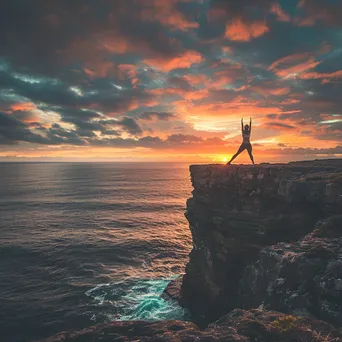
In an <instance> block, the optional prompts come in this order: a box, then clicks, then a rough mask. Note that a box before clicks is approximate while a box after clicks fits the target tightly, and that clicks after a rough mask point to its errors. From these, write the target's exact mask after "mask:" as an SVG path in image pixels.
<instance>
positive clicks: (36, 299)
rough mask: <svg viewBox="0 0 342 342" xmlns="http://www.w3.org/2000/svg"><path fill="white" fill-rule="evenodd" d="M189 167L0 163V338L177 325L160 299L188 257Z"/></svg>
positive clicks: (176, 312) (173, 311)
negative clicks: (109, 326)
mask: <svg viewBox="0 0 342 342" xmlns="http://www.w3.org/2000/svg"><path fill="white" fill-rule="evenodd" d="M190 195H191V184H190V175H189V171H188V165H187V164H179V163H177V164H172V163H148V164H147V163H146V164H145V163H136V164H132V163H127V164H124V163H122V164H118V163H95V164H91V163H0V218H1V219H0V300H1V310H0V336H1V341H3V342H21V341H30V340H33V339H38V338H43V337H47V336H49V335H52V334H55V333H58V332H60V331H63V330H77V329H83V328H86V327H88V326H89V325H94V324H96V323H100V322H105V321H110V320H123V319H130V320H134V319H149V320H154V319H173V318H174V319H184V318H185V317H187V313H186V312H185V311H184V310H183V309H182V308H180V307H179V306H178V305H177V304H175V303H170V302H167V301H164V300H163V299H161V298H160V294H161V292H162V291H163V289H164V287H165V286H166V284H167V283H168V281H169V280H170V279H172V278H174V277H176V276H177V275H179V274H181V273H182V272H183V270H184V266H185V264H186V262H187V258H188V253H189V252H190V249H191V237H190V231H189V228H188V223H187V221H186V219H185V217H184V211H185V202H186V199H187V198H188V197H190Z"/></svg>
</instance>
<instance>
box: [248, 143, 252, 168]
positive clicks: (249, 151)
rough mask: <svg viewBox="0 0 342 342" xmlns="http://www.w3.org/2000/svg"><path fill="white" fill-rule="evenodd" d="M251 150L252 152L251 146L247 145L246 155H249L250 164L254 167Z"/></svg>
mask: <svg viewBox="0 0 342 342" xmlns="http://www.w3.org/2000/svg"><path fill="white" fill-rule="evenodd" d="M252 150H253V149H252V145H251V144H249V145H248V147H247V151H248V154H249V158H251V161H252V163H253V165H254V158H253V154H252Z"/></svg>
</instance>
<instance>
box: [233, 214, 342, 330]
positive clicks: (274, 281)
mask: <svg viewBox="0 0 342 342" xmlns="http://www.w3.org/2000/svg"><path fill="white" fill-rule="evenodd" d="M239 298H241V306H243V307H257V306H259V305H263V307H264V308H265V309H268V308H272V309H274V310H277V311H281V312H286V313H293V314H299V315H306V316H314V317H318V318H319V319H323V320H325V321H328V322H331V323H333V324H335V325H337V326H338V325H339V326H342V215H338V216H333V217H332V218H329V219H327V220H324V221H322V222H320V223H319V224H318V225H317V228H316V229H315V231H314V232H313V233H311V234H308V235H307V236H305V238H304V239H302V240H300V241H299V242H293V243H289V244H287V243H280V244H277V245H275V246H271V247H267V248H264V249H262V250H261V251H260V253H259V257H258V261H257V262H256V263H254V264H253V265H251V266H249V267H247V268H246V269H245V274H244V277H243V278H242V280H241V281H240V283H239Z"/></svg>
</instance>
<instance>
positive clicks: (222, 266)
mask: <svg viewBox="0 0 342 342" xmlns="http://www.w3.org/2000/svg"><path fill="white" fill-rule="evenodd" d="M190 171H191V180H192V184H193V187H194V190H193V197H192V198H190V199H189V200H188V202H187V211H186V217H187V219H188V221H189V223H190V229H191V232H192V237H193V250H192V252H191V253H190V261H189V263H188V265H187V267H186V273H185V275H184V277H183V283H182V287H181V296H180V303H181V304H182V305H184V306H186V307H187V308H188V309H189V310H190V312H191V313H192V315H193V317H194V318H195V320H196V321H197V322H199V323H203V324H206V323H208V322H210V321H214V320H216V319H218V318H219V317H221V316H222V315H224V314H226V313H227V312H229V311H230V310H232V309H234V308H237V307H245V308H250V307H256V306H258V305H260V304H262V303H263V302H265V303H266V304H267V307H268V308H270V309H273V308H274V309H279V310H284V311H288V312H291V311H293V310H292V308H293V309H298V308H299V307H301V308H302V309H303V310H302V311H303V312H306V311H307V312H309V313H310V314H312V315H317V316H322V317H323V318H324V319H328V318H329V319H330V318H331V321H332V322H333V323H336V319H339V317H340V316H339V315H340V314H341V306H340V304H339V303H336V306H335V307H334V308H333V307H332V306H331V305H330V304H332V303H333V302H336V298H337V297H338V296H340V297H339V298H341V293H340V290H339V288H340V280H338V279H340V278H341V271H339V272H337V270H336V268H339V269H341V263H340V261H341V260H340V257H341V254H339V253H338V251H339V250H340V249H341V248H342V245H341V240H340V238H339V237H338V236H337V237H336V238H335V237H333V236H328V235H327V236H326V237H322V238H320V237H319V236H318V235H317V234H316V235H315V234H311V235H310V236H307V238H306V239H304V240H303V241H301V242H298V241H299V240H300V239H302V238H303V237H304V236H306V235H307V234H310V233H311V232H313V231H314V229H315V227H317V225H319V224H320V222H321V221H322V220H329V218H332V217H334V216H336V215H339V214H341V213H342V160H320V161H310V162H298V163H289V164H261V165H257V166H243V165H230V166H224V165H193V166H191V167H190ZM332 220H333V219H332ZM322 222H323V221H322ZM338 222H340V221H338ZM317 229H319V228H317ZM341 229H342V227H341V224H340V223H337V227H335V228H333V230H334V231H335V230H341ZM278 243H282V244H281V245H277V244H278ZM271 246H273V247H271ZM267 247H269V248H267ZM291 253H292V254H293V255H294V257H293V258H294V259H295V262H297V263H298V265H297V266H296V265H293V267H292V268H291V267H290V266H289V265H288V263H289V262H290V261H291V260H292V259H291ZM303 253H304V255H303ZM315 253H316V254H315ZM320 253H321V254H320ZM329 253H330V254H329ZM266 255H267V256H266ZM314 255H316V257H314ZM329 255H330V256H329ZM284 256H285V257H284ZM315 258H316V259H315ZM258 259H259V261H258V262H257V260H258ZM255 262H257V264H254V263H255ZM299 264H300V265H299ZM313 264H314V265H313ZM252 265H253V266H252ZM299 266H300V267H301V270H300V271H299V270H298V267H299ZM248 267H249V268H248ZM283 272H288V273H287V274H286V275H284V274H283ZM315 272H318V274H316V275H315ZM284 277H285V278H286V281H285V283H284V284H282V285H281V284H278V283H279V282H281V281H280V280H279V279H281V278H284ZM300 277H308V279H307V283H306V285H305V288H307V287H310V290H308V289H302V288H301V289H297V288H293V286H294V287H295V286H297V285H298V286H299V285H300V284H299V282H300V280H299V278H300ZM309 278H310V279H309ZM291 281H293V282H294V283H293V284H292V283H291ZM303 281H304V279H303ZM296 284H297V285H296ZM281 286H283V287H281ZM249 287H250V288H249ZM279 288H281V290H279ZM278 290H279V291H283V292H284V293H283V292H281V293H283V296H282V298H277V299H276V298H275V297H276V292H277V291H278ZM287 290H290V292H291V291H293V292H292V294H294V293H297V294H298V296H299V297H300V296H301V295H302V294H303V295H306V294H308V293H310V295H311V296H312V297H314V296H315V294H316V293H317V295H318V297H316V299H315V300H317V302H316V303H315V304H314V303H313V302H312V301H310V300H305V299H302V300H299V301H298V302H296V303H297V304H296V305H295V304H291V303H290V301H291V300H290V299H289V298H287V295H285V292H286V291H287ZM272 291H273V292H272ZM271 292H272V293H273V295H272V294H270V293H271ZM278 295H279V293H278ZM289 296H290V295H289ZM174 297H175V295H174ZM272 298H273V299H272ZM328 298H329V299H328ZM293 301H295V299H293ZM319 305H323V306H326V305H327V307H326V309H322V310H318V306H319ZM317 310H318V311H317ZM323 310H325V311H326V314H324V315H323ZM330 310H332V311H331V312H330V314H329V313H328V311H330ZM321 314H322V315H321ZM335 318H336V319H335Z"/></svg>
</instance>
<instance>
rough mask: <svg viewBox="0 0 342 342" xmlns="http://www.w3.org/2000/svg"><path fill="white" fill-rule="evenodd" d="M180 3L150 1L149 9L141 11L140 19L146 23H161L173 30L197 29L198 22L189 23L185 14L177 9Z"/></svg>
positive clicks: (158, 0)
mask: <svg viewBox="0 0 342 342" xmlns="http://www.w3.org/2000/svg"><path fill="white" fill-rule="evenodd" d="M177 2H179V1H172V0H168V1H160V0H152V1H151V0H150V1H149V2H145V5H147V6H146V7H147V8H144V9H143V10H142V11H141V14H140V18H141V19H142V20H146V21H159V22H160V23H161V24H163V25H165V26H168V27H171V28H173V29H180V30H188V29H190V28H197V27H198V26H199V25H198V23H197V22H194V21H189V20H188V19H187V18H186V17H185V16H184V14H182V13H181V12H180V11H178V10H177V9H176V6H175V5H176V3H177Z"/></svg>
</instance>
